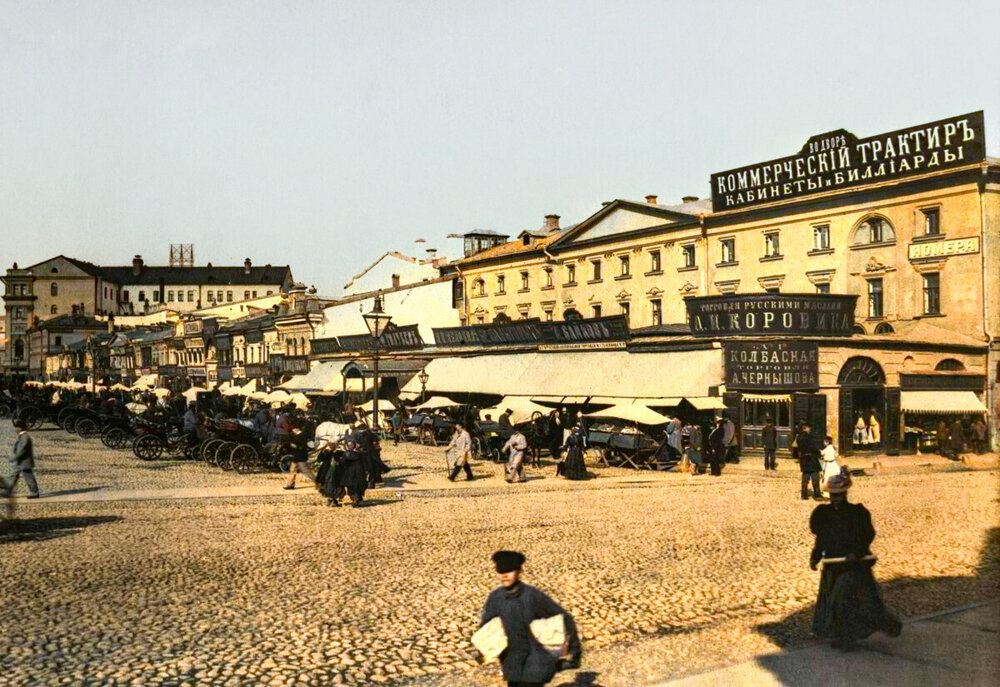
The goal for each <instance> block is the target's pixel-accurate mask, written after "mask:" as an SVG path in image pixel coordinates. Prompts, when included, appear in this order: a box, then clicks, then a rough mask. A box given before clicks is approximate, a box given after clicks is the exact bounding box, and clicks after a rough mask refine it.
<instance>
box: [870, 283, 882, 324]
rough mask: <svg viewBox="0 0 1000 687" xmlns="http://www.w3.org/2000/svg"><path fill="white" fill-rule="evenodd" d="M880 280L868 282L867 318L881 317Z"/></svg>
mask: <svg viewBox="0 0 1000 687" xmlns="http://www.w3.org/2000/svg"><path fill="white" fill-rule="evenodd" d="M882 295H883V294H882V280H881V279H869V280H868V317H882V316H883V308H882Z"/></svg>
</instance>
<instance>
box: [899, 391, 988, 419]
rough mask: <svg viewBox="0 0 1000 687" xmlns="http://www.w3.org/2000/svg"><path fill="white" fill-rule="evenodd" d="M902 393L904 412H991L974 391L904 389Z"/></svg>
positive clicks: (933, 413) (945, 413)
mask: <svg viewBox="0 0 1000 687" xmlns="http://www.w3.org/2000/svg"><path fill="white" fill-rule="evenodd" d="M900 395H901V396H902V398H901V404H900V405H901V407H902V409H903V412H904V413H926V414H929V415H954V414H956V413H969V414H972V415H979V414H980V413H986V412H989V411H988V409H987V408H986V406H985V405H984V404H983V402H982V401H980V400H979V397H978V396H976V394H975V392H973V391H903V392H902V393H901V394H900Z"/></svg>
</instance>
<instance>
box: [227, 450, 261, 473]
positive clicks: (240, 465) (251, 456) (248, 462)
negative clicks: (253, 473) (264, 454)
mask: <svg viewBox="0 0 1000 687" xmlns="http://www.w3.org/2000/svg"><path fill="white" fill-rule="evenodd" d="M229 463H230V464H231V465H232V466H233V469H234V470H236V472H239V473H241V474H246V473H248V472H250V469H251V468H253V466H254V465H256V463H257V451H256V449H254V447H253V446H251V445H250V444H240V445H239V446H237V447H236V448H234V449H233V451H232V453H230V454H229Z"/></svg>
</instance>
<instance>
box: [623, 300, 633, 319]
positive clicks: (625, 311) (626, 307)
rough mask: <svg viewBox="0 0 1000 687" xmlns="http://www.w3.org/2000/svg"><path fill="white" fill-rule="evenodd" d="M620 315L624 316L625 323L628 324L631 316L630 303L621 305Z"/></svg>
mask: <svg viewBox="0 0 1000 687" xmlns="http://www.w3.org/2000/svg"><path fill="white" fill-rule="evenodd" d="M620 305H621V311H622V315H624V316H625V321H626V322H629V321H630V318H631V315H632V304H631V303H621V304H620Z"/></svg>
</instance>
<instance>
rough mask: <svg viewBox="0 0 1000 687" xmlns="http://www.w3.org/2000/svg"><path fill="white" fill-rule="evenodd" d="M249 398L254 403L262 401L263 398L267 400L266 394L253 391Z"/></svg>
mask: <svg viewBox="0 0 1000 687" xmlns="http://www.w3.org/2000/svg"><path fill="white" fill-rule="evenodd" d="M250 398H252V399H253V400H255V401H263V400H264V399H265V398H267V394H266V393H265V392H263V391H254V392H253V393H252V394H250Z"/></svg>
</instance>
